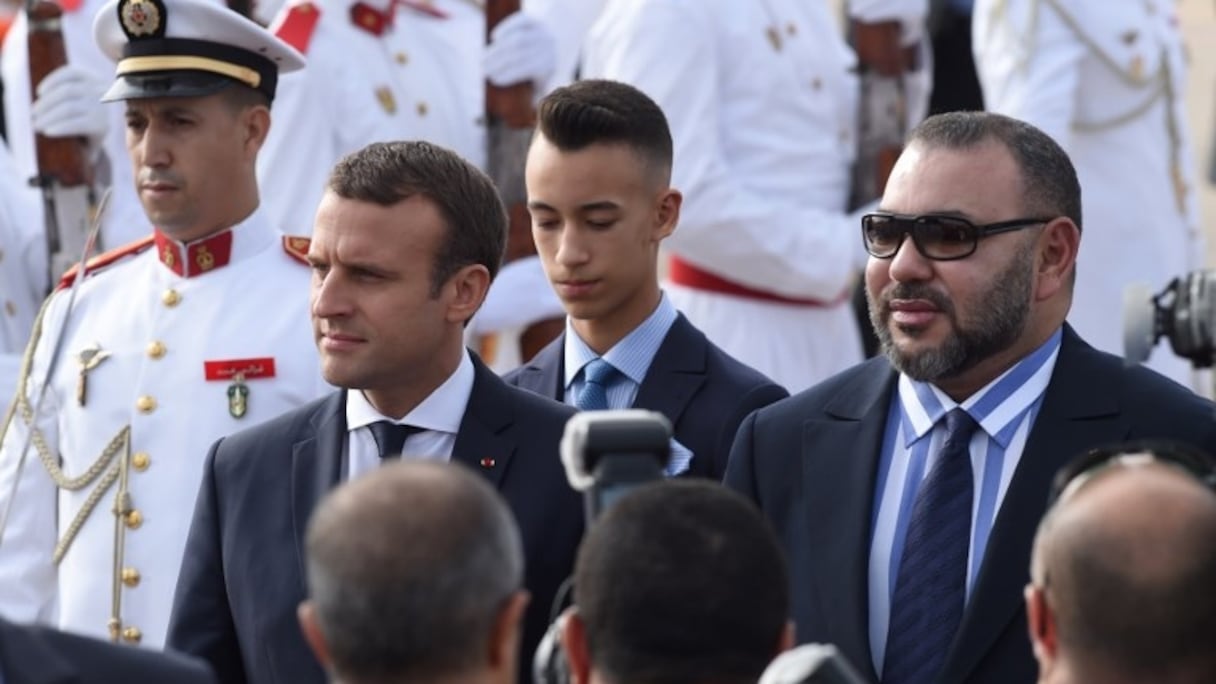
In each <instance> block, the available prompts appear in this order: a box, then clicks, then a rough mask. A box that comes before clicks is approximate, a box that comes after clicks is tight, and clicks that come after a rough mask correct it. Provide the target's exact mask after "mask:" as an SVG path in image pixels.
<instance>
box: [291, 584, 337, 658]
mask: <svg viewBox="0 0 1216 684" xmlns="http://www.w3.org/2000/svg"><path fill="white" fill-rule="evenodd" d="M296 619H297V620H299V622H300V631H301V632H303V633H304V640H305V641H307V642H308V647H309V648H310V649H312V652H313V655H315V656H316V657H317V662H319V663H321V668H322V669H323V670H326V671H329V668H330V659H329V644H328V643H326V641H325V635H324V634H322V633H321V625H320V624H319V623H318V622H317V608H316V606H315V605H313V602H312V601H311V600H304V601H301V602H300V605H299V606H298V607H297V608H296Z"/></svg>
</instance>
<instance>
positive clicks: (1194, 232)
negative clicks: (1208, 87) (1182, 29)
mask: <svg viewBox="0 0 1216 684" xmlns="http://www.w3.org/2000/svg"><path fill="white" fill-rule="evenodd" d="M1173 13H1174V7H1173V2H1171V1H1170V0H1122V1H1120V2H1110V1H1109V0H1067V1H1065V0H977V2H976V5H975V14H974V27H973V28H974V35H975V40H974V43H973V44H974V50H975V58H976V59H975V63H976V70H977V72H978V74H979V79H980V84H981V86H982V87H983V91H984V101H985V103H986V105H987V107H988V108H989V109H990V110H992V111H996V112H1000V113H1002V114H1007V115H1009V116H1012V117H1015V118H1018V119H1022V120H1025V121H1028V122H1030V123H1032V124H1034V125H1035V126H1037V127H1039V128H1041V129H1042V130H1043V131H1045V132H1046V133H1047V134H1048V135H1050V136H1052V137H1053V138H1054V139H1055V140H1056V141H1057V142H1059V143H1060V145H1061V146H1062V147H1063V148H1064V150H1065V151H1066V152H1068V154H1069V157H1071V159H1072V161H1073V164H1074V165H1075V166H1076V168H1077V174H1078V176H1079V178H1080V181H1081V189H1082V203H1083V206H1082V213H1083V218H1082V220H1083V227H1082V236H1081V250H1080V254H1079V256H1078V265H1077V286H1076V293H1075V296H1074V299H1073V305H1072V310H1071V313H1070V314H1069V321H1070V322H1071V323H1072V324H1073V325H1074V326H1075V327H1076V328H1077V331H1078V332H1079V333H1080V334H1081V335H1082V337H1084V338H1085V339H1086V340H1087V341H1088V342H1090V343H1091V344H1093V345H1094V346H1096V347H1099V348H1101V349H1103V350H1105V351H1109V352H1113V353H1117V354H1118V353H1122V351H1123V343H1122V329H1123V321H1122V316H1121V313H1120V312H1121V310H1122V301H1123V292H1124V288H1125V287H1126V286H1127V285H1129V284H1131V283H1134V282H1143V283H1145V284H1147V285H1149V286H1151V287H1152V288H1153V289H1154V290H1160V289H1161V288H1163V287H1164V286H1165V285H1166V284H1167V283H1168V282H1169V281H1170V279H1172V278H1174V277H1175V276H1179V275H1182V274H1184V273H1185V272H1187V271H1188V270H1190V269H1192V268H1196V267H1198V266H1199V265H1200V264H1201V260H1202V258H1203V249H1202V247H1201V245H1200V240H1201V234H1200V232H1199V230H1198V208H1197V204H1196V197H1195V192H1194V188H1195V183H1196V177H1195V173H1194V170H1193V165H1192V159H1191V156H1190V155H1191V152H1190V142H1189V135H1188V132H1187V125H1186V120H1185V109H1184V105H1183V95H1184V92H1185V84H1186V73H1185V64H1184V58H1183V46H1182V41H1181V37H1180V35H1179V32H1178V28H1177V26H1176V25H1175V22H1174V16H1173ZM1149 365H1150V366H1153V367H1154V368H1155V369H1156V370H1159V371H1161V372H1164V373H1166V374H1167V375H1170V376H1172V377H1174V378H1175V379H1177V380H1180V381H1183V382H1186V381H1187V380H1188V379H1189V375H1190V372H1189V369H1188V367H1187V366H1186V364H1183V363H1182V362H1181V360H1179V359H1176V358H1173V356H1172V354H1170V353H1169V352H1168V350H1166V349H1158V350H1157V351H1156V352H1155V353H1154V357H1153V359H1152V362H1151V363H1150V364H1149Z"/></svg>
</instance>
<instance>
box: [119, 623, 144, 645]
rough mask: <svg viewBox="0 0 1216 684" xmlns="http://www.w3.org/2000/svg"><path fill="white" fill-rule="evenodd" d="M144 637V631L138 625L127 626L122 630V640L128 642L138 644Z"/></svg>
mask: <svg viewBox="0 0 1216 684" xmlns="http://www.w3.org/2000/svg"><path fill="white" fill-rule="evenodd" d="M143 638H144V633H143V632H141V631H139V628H138V627H127V628H126V629H124V630H122V640H123V641H125V642H127V643H128V644H138V643H139V641H140V639H143Z"/></svg>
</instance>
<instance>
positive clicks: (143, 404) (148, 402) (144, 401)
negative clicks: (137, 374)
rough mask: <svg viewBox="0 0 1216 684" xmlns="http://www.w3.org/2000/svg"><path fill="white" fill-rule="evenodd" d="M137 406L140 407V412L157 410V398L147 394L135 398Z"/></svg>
mask: <svg viewBox="0 0 1216 684" xmlns="http://www.w3.org/2000/svg"><path fill="white" fill-rule="evenodd" d="M135 408H137V409H139V412H140V413H152V412H153V411H155V410H156V400H155V399H153V398H152V397H150V396H148V395H147V394H145V395H143V396H142V397H140V398H139V399H136V400H135Z"/></svg>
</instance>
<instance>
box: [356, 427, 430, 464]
mask: <svg viewBox="0 0 1216 684" xmlns="http://www.w3.org/2000/svg"><path fill="white" fill-rule="evenodd" d="M367 428H368V429H369V430H371V431H372V437H375V438H376V447H377V448H378V449H379V450H380V458H382V459H384V458H397V457H398V456H400V455H401V447H403V446H405V440H406V439H408V438H409V436H410V435H415V434H418V433H419V432H422V428H420V427H414V426H413V425H398V424H397V423H392V422H389V421H387V420H378V421H376V422H374V423H372V424H371V425H368V426H367Z"/></svg>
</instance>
